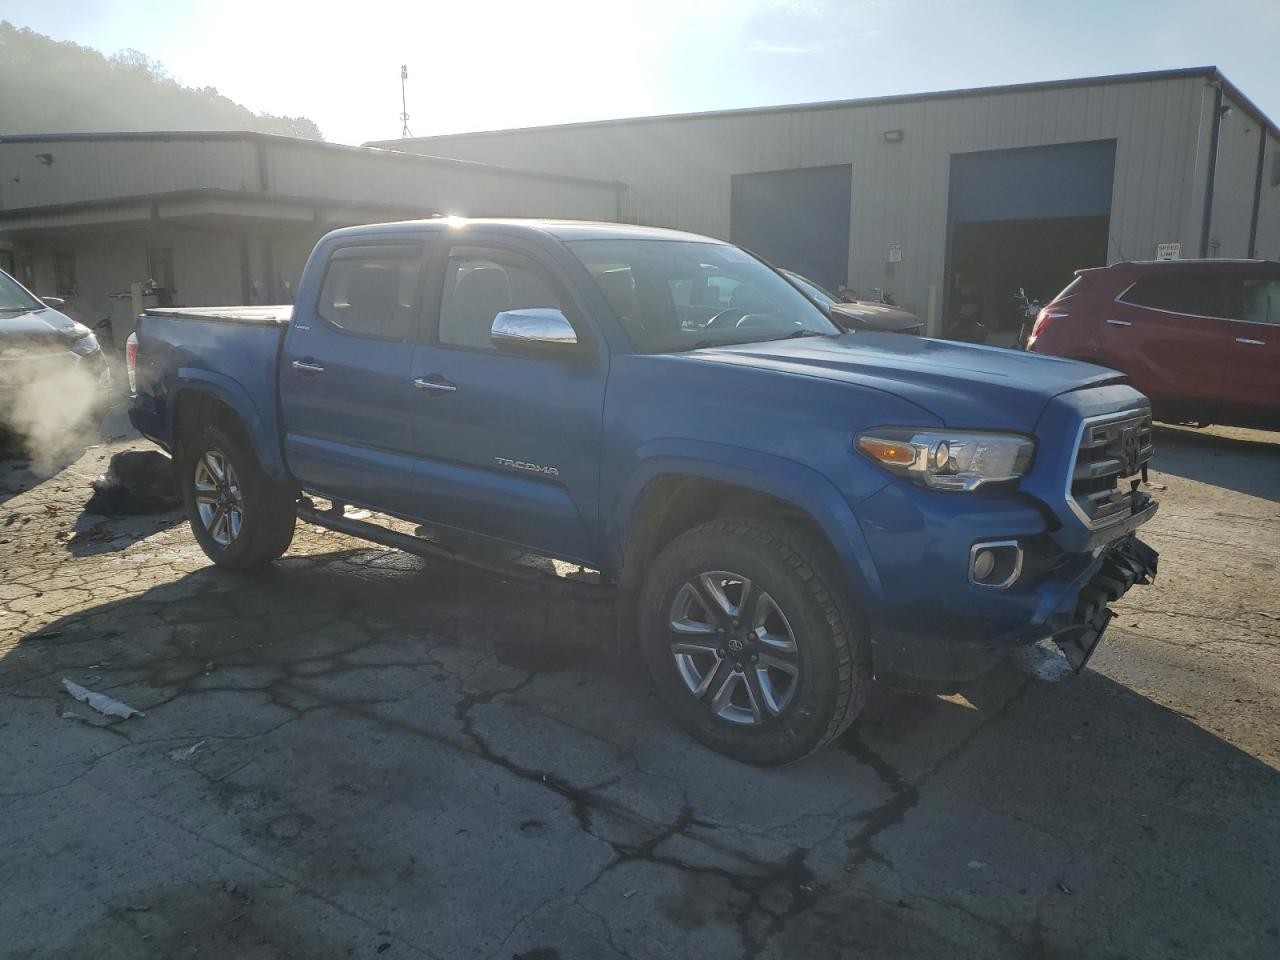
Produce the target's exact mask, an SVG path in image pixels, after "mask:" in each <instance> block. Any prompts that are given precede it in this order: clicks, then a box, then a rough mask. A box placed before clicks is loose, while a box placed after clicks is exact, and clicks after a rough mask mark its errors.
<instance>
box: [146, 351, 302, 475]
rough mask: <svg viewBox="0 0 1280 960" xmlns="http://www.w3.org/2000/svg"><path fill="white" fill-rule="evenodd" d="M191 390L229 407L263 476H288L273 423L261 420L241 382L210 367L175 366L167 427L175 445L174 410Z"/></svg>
mask: <svg viewBox="0 0 1280 960" xmlns="http://www.w3.org/2000/svg"><path fill="white" fill-rule="evenodd" d="M194 394H203V395H204V396H210V397H213V398H214V399H216V400H218V401H219V402H221V403H222V404H224V405H225V406H226V407H227V408H228V409H230V410H231V412H232V413H233V414H235V416H236V417H237V418H238V419H239V420H240V422H241V423H242V424H243V425H244V429H245V433H246V434H247V435H248V438H249V444H250V445H251V446H252V447H253V453H254V456H256V457H257V458H258V463H259V465H260V466H261V467H262V469H263V471H264V472H265V473H266V474H267V476H269V477H271V479H273V480H280V481H285V480H287V479H288V471H287V470H286V469H285V465H284V458H283V456H282V455H281V451H280V444H279V438H278V437H277V435H276V430H275V427H274V425H272V426H270V427H268V425H267V424H266V423H265V422H264V420H263V418H262V415H261V414H260V413H259V412H258V409H257V407H256V405H255V404H254V402H253V398H252V397H250V396H249V393H248V391H247V390H245V388H244V387H243V386H241V385H240V384H239V383H237V382H236V381H235V380H233V379H232V378H231V377H228V376H227V375H225V374H222V373H216V372H214V371H212V370H202V369H198V368H195V367H182V368H180V369H179V370H178V375H177V377H176V379H175V383H174V388H173V395H172V396H173V398H172V400H171V401H170V402H171V405H172V409H173V411H174V414H175V416H174V423H173V424H172V426H171V428H170V430H171V434H172V439H173V445H174V447H175V448H176V446H177V442H178V437H177V416H176V414H177V411H178V409H179V407H180V406H181V404H182V401H183V400H184V399H185V398H187V397H189V396H192V395H194Z"/></svg>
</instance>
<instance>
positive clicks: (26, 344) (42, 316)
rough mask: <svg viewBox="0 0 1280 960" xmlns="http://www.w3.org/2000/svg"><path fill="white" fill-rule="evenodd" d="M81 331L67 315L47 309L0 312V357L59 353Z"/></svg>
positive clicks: (76, 338) (77, 336) (78, 335)
mask: <svg viewBox="0 0 1280 960" xmlns="http://www.w3.org/2000/svg"><path fill="white" fill-rule="evenodd" d="M85 332H86V331H85V330H84V328H82V327H78V326H77V325H76V322H75V321H74V320H72V319H71V318H70V317H68V316H65V315H64V314H61V313H59V312H58V311H57V310H53V309H51V308H46V309H44V310H33V311H30V312H28V313H17V312H14V311H0V356H8V357H17V356H38V355H40V354H46V353H57V352H62V351H65V350H66V349H67V348H68V347H69V346H70V345H71V344H72V343H74V342H75V341H76V340H79V339H80V338H81V337H82V336H84V334H85Z"/></svg>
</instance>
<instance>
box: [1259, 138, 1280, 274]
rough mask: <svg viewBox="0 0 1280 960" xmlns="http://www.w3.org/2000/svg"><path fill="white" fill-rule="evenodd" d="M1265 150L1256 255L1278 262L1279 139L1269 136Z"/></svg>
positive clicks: (1279, 258) (1279, 215)
mask: <svg viewBox="0 0 1280 960" xmlns="http://www.w3.org/2000/svg"><path fill="white" fill-rule="evenodd" d="M1266 150H1267V152H1266V156H1265V157H1263V161H1262V196H1261V203H1260V205H1259V210H1258V240H1257V255H1258V256H1259V257H1266V258H1268V259H1270V260H1280V137H1275V136H1269V137H1268V138H1267V148H1266ZM1255 173H1256V171H1255Z"/></svg>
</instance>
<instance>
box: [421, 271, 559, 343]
mask: <svg viewBox="0 0 1280 960" xmlns="http://www.w3.org/2000/svg"><path fill="white" fill-rule="evenodd" d="M529 307H553V308H555V309H558V310H563V309H564V304H563V302H562V301H561V299H560V297H559V296H558V295H557V294H556V292H555V288H554V287H553V286H552V284H551V280H550V278H549V277H548V276H547V274H546V273H545V272H544V271H543V270H542V268H541V267H539V266H538V265H537V264H536V263H534V262H533V261H532V260H530V259H529V258H528V257H526V256H524V255H523V254H519V253H510V252H507V251H504V250H490V249H485V248H480V247H454V248H453V250H452V251H451V252H450V254H449V264H448V266H447V267H446V268H445V275H444V296H443V298H442V300H441V303H440V342H441V343H443V344H447V345H449V346H454V347H470V348H472V349H473V350H492V349H494V346H493V343H492V342H491V341H490V340H489V331H490V330H491V329H492V328H493V318H494V317H496V316H497V315H498V314H499V313H502V312H503V311H504V310H523V309H526V308H529Z"/></svg>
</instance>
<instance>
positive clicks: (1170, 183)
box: [413, 76, 1252, 313]
mask: <svg viewBox="0 0 1280 960" xmlns="http://www.w3.org/2000/svg"><path fill="white" fill-rule="evenodd" d="M1212 104H1213V89H1212V88H1211V87H1208V86H1207V84H1206V80H1205V78H1204V77H1198V76H1182V77H1172V78H1160V79H1153V80H1143V81H1138V82H1132V81H1131V82H1117V83H1112V84H1105V85H1089V86H1079V87H1055V88H1050V89H1042V90H1032V91H1017V92H1009V93H984V94H982V95H973V96H961V97H947V98H936V99H924V100H906V101H897V102H891V103H873V104H867V105H860V106H859V105H854V106H843V107H831V108H823V109H808V110H791V111H780V112H770V113H748V114H738V115H732V114H730V115H721V116H715V115H712V116H705V117H688V118H662V119H657V120H651V121H641V122H632V123H611V124H600V125H586V126H578V127H569V128H564V129H560V130H557V129H555V128H542V129H535V130H531V131H524V132H520V131H509V132H505V133H496V134H470V135H463V136H454V137H442V138H436V139H426V140H420V141H414V142H413V144H414V148H415V149H418V150H420V151H422V152H424V153H433V154H438V155H448V156H455V157H460V158H464V159H472V160H482V161H490V162H502V163H505V164H509V165H511V166H517V167H525V168H531V169H540V170H554V171H558V172H563V173H572V174H576V175H579V176H590V177H597V178H605V179H618V180H622V181H623V182H625V183H627V184H628V187H629V189H628V191H627V194H626V196H625V197H624V202H623V208H622V213H623V219H625V220H630V221H635V222H639V223H649V224H659V225H664V226H675V227H681V228H683V229H688V230H694V231H697V232H701V233H707V234H711V235H713V236H720V237H727V236H728V234H729V206H730V203H729V183H730V177H731V176H732V175H733V174H736V173H750V172H758V171H766V170H782V169H789V168H795V167H807V166H829V165H833V164H838V163H852V165H853V185H852V187H853V188H852V202H851V210H850V220H851V223H852V242H851V245H850V253H849V281H850V284H851V286H853V287H855V288H858V289H869V288H871V287H886V288H888V289H892V290H894V291H895V292H896V294H897V297H898V301H899V302H900V303H904V304H909V305H911V306H912V307H914V308H915V309H916V310H918V311H920V312H921V313H923V312H925V310H926V307H927V304H928V302H929V297H930V286H931V285H936V286H937V291H938V296H939V297H940V296H941V288H942V284H943V273H944V269H945V257H946V232H947V229H946V227H947V197H948V170H949V165H950V158H951V155H952V154H953V153H960V152H970V151H978V150H995V149H1003V148H1011V147H1026V146H1036V145H1041V144H1055V143H1070V142H1077V141H1085V140H1110V139H1114V140H1115V141H1116V144H1117V146H1116V165H1115V184H1114V196H1113V203H1112V211H1111V216H1112V221H1111V222H1112V229H1111V232H1112V236H1111V244H1110V253H1109V256H1110V259H1112V260H1115V259H1121V258H1130V259H1138V258H1143V257H1151V256H1153V255H1154V252H1155V244H1156V243H1158V242H1161V241H1174V240H1176V241H1181V243H1182V245H1183V250H1184V255H1191V254H1194V252H1195V250H1196V249H1197V247H1198V244H1199V236H1200V226H1201V215H1202V206H1201V205H1200V204H1199V203H1197V198H1198V197H1201V196H1202V194H1201V193H1199V191H1198V189H1197V187H1198V185H1202V184H1203V180H1204V173H1205V161H1204V157H1205V156H1207V149H1208V148H1207V142H1208V127H1207V123H1208V119H1209V117H1208V114H1209V113H1210V112H1211V111H1212ZM1202 120H1203V123H1202ZM889 130H901V131H903V139H902V140H901V141H899V142H896V143H889V142H886V141H885V139H884V133H885V131H889ZM1250 184H1252V179H1250ZM892 243H901V244H902V261H901V263H899V264H896V269H895V270H894V272H893V276H892V278H891V279H890V280H888V281H887V280H886V266H887V263H886V261H887V258H888V251H889V245H890V244H892Z"/></svg>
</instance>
